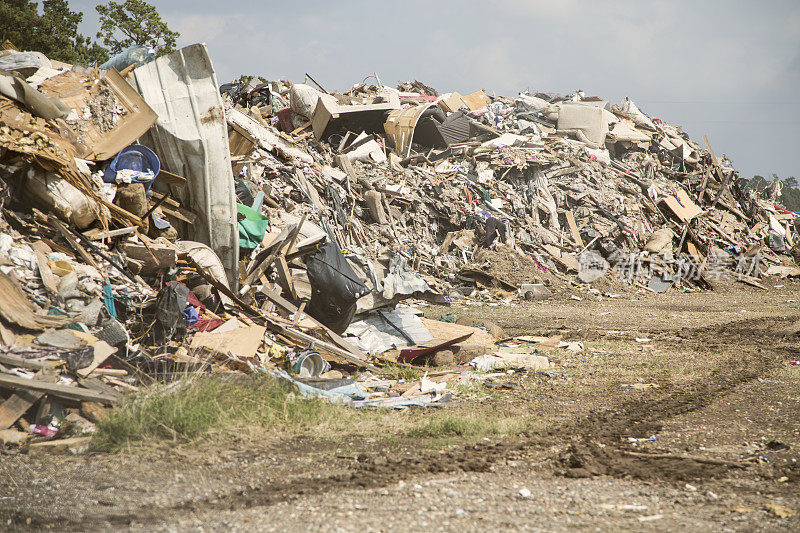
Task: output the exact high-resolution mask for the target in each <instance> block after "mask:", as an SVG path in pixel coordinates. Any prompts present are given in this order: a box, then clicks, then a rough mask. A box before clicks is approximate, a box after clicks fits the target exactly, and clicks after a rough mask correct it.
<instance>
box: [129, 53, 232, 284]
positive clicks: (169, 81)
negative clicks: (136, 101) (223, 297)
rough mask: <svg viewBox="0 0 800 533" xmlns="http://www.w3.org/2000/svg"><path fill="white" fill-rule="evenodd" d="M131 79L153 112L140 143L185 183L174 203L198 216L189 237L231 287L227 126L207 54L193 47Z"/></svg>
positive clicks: (150, 65) (162, 59)
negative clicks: (212, 255)
mask: <svg viewBox="0 0 800 533" xmlns="http://www.w3.org/2000/svg"><path fill="white" fill-rule="evenodd" d="M133 74H134V77H135V79H136V83H137V85H138V88H139V93H140V94H141V95H142V97H143V98H144V99H145V101H146V102H147V104H148V105H149V106H150V107H152V108H153V110H154V111H155V112H156V113H158V121H157V122H156V123H155V125H154V126H153V127H152V128H151V129H150V131H149V132H148V134H147V136H146V137H144V138H143V142H144V143H145V144H146V145H148V146H150V147H151V148H152V149H153V151H154V152H155V153H156V154H158V157H159V158H160V159H161V165H162V167H163V168H165V169H166V170H169V171H170V172H174V173H175V174H178V175H181V176H184V177H185V178H186V180H187V183H186V187H185V188H184V190H183V197H181V198H180V200H181V202H182V203H183V204H184V206H185V207H188V208H189V209H190V210H191V211H193V212H194V213H195V214H197V215H198V219H197V223H196V224H195V225H193V226H191V227H190V228H189V238H190V239H192V240H195V241H198V242H202V243H206V244H208V245H209V246H210V247H211V248H212V249H213V250H214V252H216V254H217V255H218V256H219V258H220V260H221V261H222V264H223V266H224V267H225V271H226V273H227V275H228V281H229V282H230V284H231V285H232V286H233V287H235V286H236V284H237V281H238V277H237V270H238V263H239V240H238V230H237V226H236V196H235V193H234V183H233V172H232V170H231V157H230V150H229V147H228V125H227V123H226V121H225V112H224V109H223V107H222V99H221V98H220V95H219V91H218V89H217V77H216V74H215V73H214V68H213V67H212V65H211V59H210V58H209V56H208V50H207V49H206V46H205V45H204V44H193V45H191V46H187V47H186V48H182V49H180V50H177V51H175V52H173V53H171V54H168V55H166V56H163V57H160V58H159V59H157V60H155V61H153V62H150V63H147V64H146V65H143V66H141V67H139V68H137V69H136V70H134V71H133Z"/></svg>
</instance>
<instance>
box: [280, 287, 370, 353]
mask: <svg viewBox="0 0 800 533" xmlns="http://www.w3.org/2000/svg"><path fill="white" fill-rule="evenodd" d="M265 296H266V297H267V299H268V300H270V301H271V302H272V303H274V304H275V305H277V306H278V307H280V308H281V309H283V310H284V311H286V312H287V313H289V314H292V313H296V312H297V311H298V309H297V306H295V305H294V304H293V303H292V302H290V301H289V300H287V299H285V298H284V297H283V296H281V295H280V294H278V293H277V291H275V292H272V293H267V294H266V295H265ZM304 318H305V319H308V320H310V321H311V322H312V323H313V324H314V325H315V326H317V327H318V328H323V329H324V330H325V332H326V333H327V335H328V337H330V339H331V341H332V342H333V343H334V344H336V345H337V346H338V347H340V348H342V349H343V350H346V351H347V352H349V353H351V354H353V355H354V356H356V357H360V358H362V359H366V357H367V354H366V353H364V352H362V351H361V350H359V349H358V348H356V347H355V346H353V345H352V344H350V343H349V342H348V341H347V340H345V339H344V338H343V337H341V336H340V335H338V334H336V333H334V332H333V331H331V330H330V329H329V328H327V327H326V326H325V324H323V323H322V322H320V321H319V320H317V319H316V318H314V317H313V316H311V315H309V314H308V313H306V315H305V317H304Z"/></svg>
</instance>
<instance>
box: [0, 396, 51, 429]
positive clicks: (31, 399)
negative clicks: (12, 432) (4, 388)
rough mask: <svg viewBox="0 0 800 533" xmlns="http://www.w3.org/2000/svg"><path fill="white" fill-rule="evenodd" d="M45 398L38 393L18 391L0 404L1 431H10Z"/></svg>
mask: <svg viewBox="0 0 800 533" xmlns="http://www.w3.org/2000/svg"><path fill="white" fill-rule="evenodd" d="M42 396H44V393H43V392H38V391H26V390H22V391H18V392H15V393H14V394H13V395H12V396H11V397H10V398H9V399H8V400H6V401H4V402H3V403H2V404H0V429H8V428H10V427H11V426H12V425H14V422H16V421H17V420H19V418H20V417H21V416H22V415H24V414H25V412H26V411H27V410H28V409H30V408H31V407H33V404H35V403H36V402H38V401H39V399H41V397H42Z"/></svg>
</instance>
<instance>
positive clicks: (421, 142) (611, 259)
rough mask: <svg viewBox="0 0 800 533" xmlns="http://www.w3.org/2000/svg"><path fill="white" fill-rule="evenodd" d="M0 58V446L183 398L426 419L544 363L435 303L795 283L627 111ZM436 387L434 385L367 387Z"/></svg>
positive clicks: (706, 175) (682, 161) (747, 203)
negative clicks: (257, 387) (63, 422)
mask: <svg viewBox="0 0 800 533" xmlns="http://www.w3.org/2000/svg"><path fill="white" fill-rule="evenodd" d="M3 48H4V49H3V51H2V52H0V178H1V181H2V186H3V197H2V198H3V205H2V232H1V233H0V259H2V266H0V287H2V290H1V291H0V298H2V302H0V319H1V320H0V345H2V347H1V348H0V371H1V372H0V391H1V392H0V394H2V399H3V400H4V401H3V404H2V405H3V407H4V408H5V409H0V412H2V416H3V417H5V418H0V430H5V429H6V428H9V427H10V426H11V425H13V424H15V423H16V424H17V426H19V427H20V428H21V429H23V430H24V431H26V432H27V431H34V430H31V429H30V428H31V427H33V428H34V429H35V432H38V433H39V434H41V435H47V434H48V433H53V432H58V424H57V423H56V422H55V421H58V420H60V419H59V416H60V413H61V414H63V412H64V409H63V408H64V406H68V408H71V409H72V411H73V412H71V414H72V415H76V416H77V409H78V408H79V407H81V408H83V413H84V415H85V416H86V417H88V418H92V416H94V417H95V419H96V418H97V417H96V416H95V415H90V414H87V413H91V412H92V410H93V409H100V408H101V407H100V406H102V405H109V404H112V403H114V402H116V401H117V400H118V399H119V398H120V395H121V393H122V392H125V391H127V390H134V389H136V388H137V387H138V386H140V385H142V384H149V383H152V382H154V381H168V380H173V379H176V378H177V377H180V376H184V375H186V374H187V373H189V372H206V371H224V372H245V373H253V372H269V373H272V374H273V375H276V376H278V377H280V378H281V379H285V380H287V381H291V382H292V383H294V384H295V385H296V386H297V387H298V388H299V389H300V390H301V392H303V393H304V394H319V395H323V396H328V397H330V398H335V399H338V400H342V401H346V402H348V403H349V404H351V405H355V406H368V405H387V406H392V407H404V406H409V405H430V404H432V403H437V402H440V403H441V402H444V401H446V400H447V398H448V396H447V394H446V392H445V390H446V387H447V383H449V382H452V380H453V379H465V377H464V376H467V375H468V376H470V377H469V379H481V378H479V377H478V378H476V377H475V375H474V373H472V374H471V372H472V371H473V370H481V371H490V370H492V369H495V368H499V367H509V366H511V367H520V368H528V369H538V370H543V369H547V368H548V367H549V362H548V360H547V358H546V357H544V356H542V355H541V354H538V353H537V352H536V349H535V347H534V346H533V344H532V343H534V344H535V343H536V342H543V341H542V339H538V338H531V337H528V338H523V339H515V340H512V341H508V340H506V341H505V342H504V343H501V344H497V343H496V341H497V340H498V336H499V335H500V334H499V333H498V331H497V328H496V327H494V326H492V325H491V324H488V323H481V324H474V323H469V324H466V323H464V324H454V323H452V322H450V321H448V320H447V319H448V318H450V317H448V316H442V317H440V318H443V319H444V320H430V319H427V318H424V317H422V316H421V315H422V314H423V313H422V312H421V311H420V310H419V307H424V306H425V305H429V304H430V303H435V304H440V305H448V304H449V303H450V302H452V301H454V300H463V301H465V302H474V301H489V302H492V303H494V304H500V305H518V303H517V302H518V301H519V300H525V299H543V298H549V297H558V296H559V295H560V294H565V293H570V292H574V291H575V290H579V289H581V288H584V289H585V288H589V287H591V290H593V291H594V292H602V291H617V292H620V291H622V292H625V291H632V292H636V291H648V292H664V291H667V290H671V291H690V290H712V289H713V285H714V283H715V282H716V280H718V279H720V277H722V276H724V275H732V276H734V277H735V279H738V280H740V281H743V282H745V283H748V284H750V285H753V286H755V287H759V288H764V289H765V288H766V287H765V286H764V285H763V284H762V283H760V282H759V279H760V278H762V277H763V276H765V275H781V276H787V275H798V274H800V270H798V269H797V267H796V266H795V259H794V258H795V257H796V256H797V254H796V253H795V252H796V250H797V249H796V247H795V243H796V242H797V240H798V235H797V233H796V231H795V226H794V221H795V214H794V213H790V212H788V211H786V210H785V209H782V208H781V207H780V206H779V205H776V204H775V197H774V195H772V196H771V197H759V196H757V195H756V194H755V193H754V192H753V191H751V190H749V189H748V188H747V187H746V186H745V185H746V180H743V179H741V178H739V176H738V174H737V172H736V171H735V170H734V169H733V168H732V166H731V164H730V162H729V161H728V160H727V158H725V157H722V158H717V156H716V155H715V154H714V152H713V151H712V149H711V146H710V145H709V143H708V141H707V140H706V139H705V138H704V143H703V145H702V146H701V145H699V144H697V143H696V142H694V141H692V140H691V139H689V137H688V136H687V135H686V134H685V133H684V132H682V131H681V129H680V128H679V127H676V126H672V125H669V124H667V123H665V122H663V121H662V120H660V119H657V118H653V117H650V116H648V115H646V114H645V113H644V112H642V111H641V110H640V109H639V108H638V107H637V106H636V105H635V104H634V102H633V101H631V100H629V99H627V98H626V99H624V100H623V101H622V102H621V103H620V104H619V105H617V104H613V103H611V102H608V101H605V100H603V99H601V98H598V97H594V96H586V95H585V94H584V93H583V92H581V91H578V92H575V93H573V94H570V95H567V96H558V95H553V94H547V93H536V94H528V93H521V94H519V95H516V96H511V97H502V96H496V95H492V96H489V95H488V94H487V93H486V92H484V91H482V90H479V91H477V92H473V93H471V94H467V95H462V94H459V93H456V92H453V93H447V94H439V93H438V92H437V91H436V90H434V89H432V88H431V87H428V86H426V85H424V84H423V83H421V82H418V81H415V82H413V83H402V84H400V85H399V86H398V87H397V88H392V87H389V86H386V85H383V83H382V82H381V81H380V80H379V79H378V78H377V76H375V77H374V79H375V83H374V84H367V83H359V84H356V85H354V86H353V87H352V88H350V89H349V90H347V91H345V92H343V93H329V92H327V91H325V90H324V89H323V88H322V87H321V86H320V85H319V84H318V83H317V82H316V81H314V80H312V79H310V78H308V79H307V80H305V81H306V83H296V84H292V83H290V82H288V81H283V80H277V81H267V80H265V79H263V78H261V79H250V80H249V81H246V82H245V81H241V82H237V83H231V84H226V85H223V86H222V87H219V85H218V83H217V80H216V76H215V74H214V70H213V67H212V64H211V60H210V58H209V55H208V51H207V50H206V48H205V46H204V45H199V44H198V45H192V46H189V47H186V48H183V49H181V50H178V51H176V52H173V53H172V54H169V55H167V56H164V57H161V58H154V57H152V56H151V55H147V54H138V55H137V54H136V53H133V52H136V51H135V50H133V51H130V50H129V51H126V52H124V53H123V54H121V55H120V56H117V57H115V58H112V60H111V61H110V62H109V63H108V64H106V65H101V66H94V67H87V66H81V65H67V64H63V63H59V62H56V61H51V60H49V59H48V58H47V57H45V56H44V55H42V54H40V53H38V52H20V51H18V50H16V49H15V48H14V47H13V45H12V44H11V43H5V44H4V46H3ZM368 79H369V78H368ZM590 284H591V285H590ZM607 294H612V293H611V292H608V293H607ZM476 326H478V327H476ZM537 339H538V340H537ZM552 340H553V339H549V340H546V342H551V341H552ZM555 345H556V346H557V345H558V343H556V344H555ZM563 347H565V348H567V349H576V347H575V346H574V343H566V344H564V346H563ZM577 349H579V348H577ZM442 354H445V356H442ZM431 362H438V363H439V364H442V365H443V366H445V367H447V368H448V369H450V370H447V371H441V372H438V373H437V374H438V375H436V376H433V377H431V379H428V377H427V376H426V377H424V378H423V379H421V380H419V381H418V382H414V383H403V382H402V380H399V381H398V380H396V379H393V380H390V379H383V378H381V377H380V375H381V367H383V366H384V365H385V364H387V363H395V364H398V363H399V364H414V365H421V364H430V363H431ZM331 365H334V366H335V367H336V369H334V370H331ZM354 369H358V370H359V376H360V377H359V381H358V382H355V381H354V380H352V379H349V378H348V375H350V374H351V373H352V371H353V370H354ZM490 375H491V374H490ZM453 376H456V377H455V378H454V377H453ZM35 406H38V412H37V413H36V415H35V416H33V415H32V414H31V412H32V411H34V410H36V409H35V408H34V407H35ZM26 413H27V414H26ZM23 415H24V416H23ZM26 417H27V418H26ZM48 428H50V429H48Z"/></svg>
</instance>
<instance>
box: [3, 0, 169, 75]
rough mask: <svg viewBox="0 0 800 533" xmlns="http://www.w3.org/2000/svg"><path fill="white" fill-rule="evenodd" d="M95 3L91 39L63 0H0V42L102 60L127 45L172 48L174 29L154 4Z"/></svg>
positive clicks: (130, 0)
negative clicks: (95, 27)
mask: <svg viewBox="0 0 800 533" xmlns="http://www.w3.org/2000/svg"><path fill="white" fill-rule="evenodd" d="M95 9H96V10H97V13H98V15H99V17H100V27H99V29H98V31H97V34H96V35H95V37H94V40H93V39H92V37H89V36H86V35H82V34H80V33H79V32H78V25H79V24H80V23H81V21H82V20H83V13H81V12H80V11H72V10H71V9H70V7H69V4H68V2H67V0H43V1H42V2H38V1H33V0H2V1H0V43H5V42H6V41H8V42H9V43H11V44H13V45H14V46H15V47H16V48H18V49H19V50H34V51H37V52H41V53H43V54H44V55H46V56H47V57H48V58H49V59H54V60H56V61H63V62H65V63H81V64H87V65H91V64H94V63H104V62H105V61H107V60H108V58H109V57H110V56H111V55H113V54H116V53H118V52H121V51H123V50H125V49H126V48H128V47H130V46H133V45H144V46H148V47H150V48H152V49H153V50H154V51H155V53H156V54H157V55H163V54H166V53H169V52H172V51H173V50H175V42H176V41H177V39H178V37H180V33H178V32H176V31H172V30H171V29H170V28H169V27H168V26H167V23H166V22H165V21H164V20H162V18H161V16H160V15H159V14H158V11H157V10H156V8H155V6H153V5H151V4H148V3H147V2H145V1H144V0H125V1H124V2H121V3H120V2H108V3H107V4H101V5H98V6H97V7H96V8H95Z"/></svg>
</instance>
